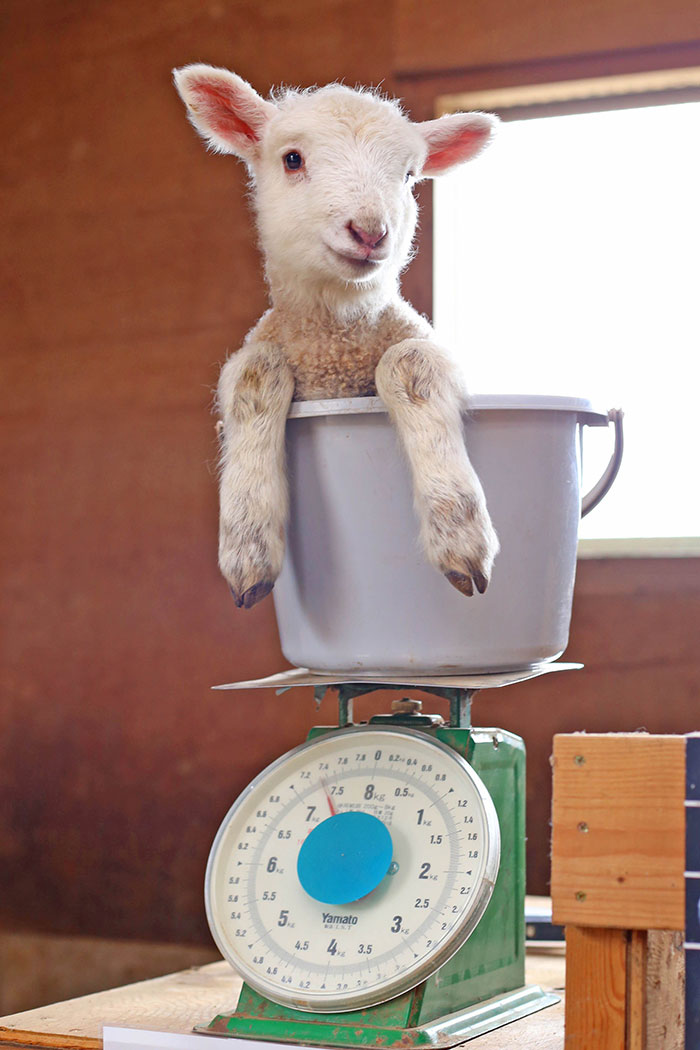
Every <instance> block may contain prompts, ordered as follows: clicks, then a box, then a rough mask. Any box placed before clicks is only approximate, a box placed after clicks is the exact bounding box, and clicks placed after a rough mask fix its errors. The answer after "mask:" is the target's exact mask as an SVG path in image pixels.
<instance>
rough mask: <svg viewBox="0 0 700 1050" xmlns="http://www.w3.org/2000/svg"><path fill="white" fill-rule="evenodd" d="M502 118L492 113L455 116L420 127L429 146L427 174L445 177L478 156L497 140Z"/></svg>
mask: <svg viewBox="0 0 700 1050" xmlns="http://www.w3.org/2000/svg"><path fill="white" fill-rule="evenodd" d="M498 123H499V121H498V117H495V116H492V115H491V114H489V113H452V114H450V115H448V116H445V117H438V119H437V120H425V121H423V123H422V124H416V127H417V128H418V130H419V131H420V133H421V135H422V136H423V138H424V139H425V141H426V144H427V146H428V156H427V158H426V161H425V164H424V165H423V175H442V173H443V172H445V171H449V169H450V168H453V167H455V166H456V165H457V164H463V163H464V162H465V161H467V160H471V159H472V157H476V156H477V155H478V154H479V153H481V151H482V150H483V149H485V148H486V147H487V146H488V144H489V142H490V141H491V139H492V138H493V135H494V132H495V131H496V127H497V126H498Z"/></svg>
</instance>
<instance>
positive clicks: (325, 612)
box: [273, 395, 622, 675]
mask: <svg viewBox="0 0 700 1050" xmlns="http://www.w3.org/2000/svg"><path fill="white" fill-rule="evenodd" d="M611 418H613V419H614V422H615V436H616V447H615V453H614V454H613V457H612V459H611V461H610V464H609V465H608V469H607V471H606V473H605V475H604V476H603V478H601V481H600V482H599V483H598V485H597V486H596V487H595V489H594V490H593V491H592V492H591V493H589V496H588V497H587V498H586V500H584V513H585V512H586V510H587V509H590V508H591V507H592V506H593V505H595V503H597V502H598V501H599V500H600V499H602V497H603V495H605V492H606V491H607V490H608V488H609V487H610V485H611V484H612V481H613V480H614V477H615V474H616V473H617V468H618V466H619V460H620V456H621V452H622V431H621V413H617V414H613V413H611V414H608V413H600V412H595V411H594V410H593V409H592V407H591V405H590V403H589V402H588V401H585V400H582V399H577V398H563V397H562V398H555V397H516V396H503V397H499V396H495V395H491V396H485V397H478V398H476V397H475V398H472V400H471V401H470V406H469V411H468V413H465V419H464V433H465V441H466V444H467V449H468V451H469V456H470V458H471V461H472V463H473V465H474V468H475V470H476V472H477V474H478V475H479V478H480V479H481V483H482V485H483V487H484V491H485V493H486V499H487V503H488V507H489V511H490V514H491V517H492V519H493V522H494V525H495V527H496V531H497V533H498V536H499V539H500V542H501V551H500V554H499V555H498V557H497V558H496V563H495V566H494V571H493V576H492V579H491V582H490V585H489V588H488V590H487V592H486V594H485V595H483V596H474V597H472V598H466V597H464V596H463V595H461V594H459V593H458V592H457V591H456V590H455V589H454V588H453V587H452V586H450V584H449V583H448V582H447V580H445V579H444V578H443V577H442V576H441V575H440V573H439V572H438V571H437V570H436V569H434V568H433V567H432V566H430V565H429V564H428V562H427V561H426V559H425V557H424V555H423V553H422V550H421V548H420V546H419V542H418V525H417V521H416V516H415V513H414V510H413V505H412V488H411V479H410V474H409V470H408V466H407V464H406V462H405V460H404V458H403V455H402V453H401V450H400V448H399V444H398V439H397V437H396V434H395V432H394V429H393V427H392V425H391V423H390V421H389V418H388V416H387V413H386V410H385V408H384V406H383V404H382V402H381V400H380V399H379V398H376V397H372V398H352V399H347V400H334V401H315V402H299V403H296V404H293V405H292V409H291V411H290V416H289V419H288V421H287V460H288V471H289V479H290V517H289V526H288V530H287V552H286V556H285V562H284V566H283V569H282V573H281V575H280V577H279V579H278V581H277V583H276V585H275V589H274V591H273V595H274V601H275V610H276V613H277V623H278V626H279V633H280V641H281V646H282V651H283V653H284V655H285V657H286V658H287V659H288V660H289V661H290V663H292V664H294V665H295V666H297V667H308V668H312V669H314V670H320V671H333V672H338V671H347V672H354V673H357V672H362V673H370V674H374V673H376V674H377V675H380V674H381V673H382V672H389V671H391V672H393V673H397V672H402V671H410V672H411V673H412V674H416V673H418V674H432V675H434V674H441V673H442V674H451V673H454V672H457V671H460V672H488V671H505V670H511V669H513V670H515V669H520V668H526V667H532V666H533V665H535V664H538V663H541V662H543V661H547V660H553V659H555V658H556V657H558V656H559V655H561V653H562V652H563V651H564V649H565V648H566V645H567V641H568V634H569V622H570V618H571V601H572V595H573V586H574V575H575V571H576V547H577V539H578V523H579V520H580V517H581V510H582V504H581V495H580V462H581V456H580V437H581V430H582V428H583V427H584V426H587V425H588V426H607V425H608V423H609V421H610V419H611Z"/></svg>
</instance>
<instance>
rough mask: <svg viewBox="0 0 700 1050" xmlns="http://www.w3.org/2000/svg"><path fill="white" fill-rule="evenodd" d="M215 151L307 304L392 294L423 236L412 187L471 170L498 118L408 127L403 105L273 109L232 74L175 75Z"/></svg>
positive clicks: (324, 95)
mask: <svg viewBox="0 0 700 1050" xmlns="http://www.w3.org/2000/svg"><path fill="white" fill-rule="evenodd" d="M175 83H176V86H177V89H178V91H179V92H180V95H181V96H182V99H183V101H184V102H185V104H186V106H187V109H188V113H189V116H190V119H191V121H192V123H193V124H194V126H195V128H196V129H197V130H198V131H199V132H200V134H201V135H202V136H203V137H204V139H205V140H206V141H207V142H208V144H209V145H210V146H211V147H212V148H213V149H216V150H219V151H220V152H223V153H232V154H234V155H236V156H238V157H240V158H241V159H242V160H244V161H245V162H246V164H247V166H248V169H249V171H250V174H251V177H252V182H253V190H254V201H255V207H256V212H257V218H258V227H259V230H260V239H261V244H262V249H263V253H264V255H265V260H266V266H267V272H268V277H269V279H270V282H271V284H272V286H273V289H274V288H286V289H287V290H296V291H298V292H301V293H306V294H309V293H312V292H313V291H314V290H319V289H320V290H323V291H325V292H328V290H329V289H335V291H336V292H337V293H338V294H340V293H341V291H344V292H345V293H346V294H349V295H351V296H352V295H355V296H358V295H359V296H361V295H362V294H363V293H367V292H371V291H373V290H379V289H382V288H384V289H386V288H392V289H393V288H395V286H396V281H397V278H398V275H399V273H400V271H401V269H402V267H403V266H404V265H405V263H406V261H407V259H408V257H409V254H410V248H411V242H412V239H413V235H414V232H415V227H416V219H417V206H416V202H415V199H414V196H413V192H412V191H413V186H414V184H415V182H416V181H417V180H418V179H421V178H425V177H429V176H433V175H437V174H440V173H442V172H443V171H447V170H448V169H449V168H452V167H453V166H454V165H456V164H460V163H462V162H463V161H466V160H469V159H470V158H471V157H473V156H475V155H476V154H477V153H479V152H480V151H481V150H482V149H483V148H484V146H485V145H486V144H487V143H488V141H489V139H490V138H491V135H492V133H493V130H494V126H495V123H496V118H495V117H491V116H488V115H486V114H483V113H460V114H454V115H451V116H446V117H441V118H440V119H438V120H430V121H425V122H423V123H412V122H411V121H410V120H408V118H407V117H406V116H405V115H404V114H403V113H402V111H401V109H400V107H399V105H398V104H397V103H396V102H394V101H391V100H389V99H386V98H382V97H380V96H378V95H377V94H375V93H373V92H369V91H357V90H352V89H350V88H347V87H345V86H343V85H340V84H331V85H328V86H327V87H323V88H318V89H312V90H310V91H301V92H298V91H287V92H284V93H280V94H279V95H278V96H276V97H273V99H272V100H271V101H268V100H265V99H263V98H261V97H260V96H259V95H258V94H256V92H255V91H254V90H253V89H252V88H251V86H250V85H249V84H247V83H246V81H244V80H242V79H241V78H240V77H238V76H236V75H235V74H234V73H230V72H228V70H225V69H215V68H213V67H211V66H204V65H193V66H186V67H184V68H183V69H180V70H176V71H175Z"/></svg>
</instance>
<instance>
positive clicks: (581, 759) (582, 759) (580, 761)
mask: <svg viewBox="0 0 700 1050" xmlns="http://www.w3.org/2000/svg"><path fill="white" fill-rule="evenodd" d="M585 764H586V756H585V755H574V765H576V766H583V765H585Z"/></svg>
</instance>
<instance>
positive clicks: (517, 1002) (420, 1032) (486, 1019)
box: [196, 985, 559, 1050]
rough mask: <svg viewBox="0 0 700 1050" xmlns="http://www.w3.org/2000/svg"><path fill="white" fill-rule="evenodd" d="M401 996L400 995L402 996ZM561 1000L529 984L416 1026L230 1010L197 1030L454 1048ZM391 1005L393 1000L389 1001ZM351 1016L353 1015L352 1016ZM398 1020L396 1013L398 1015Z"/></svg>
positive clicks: (299, 1040) (406, 1049) (306, 1041)
mask: <svg viewBox="0 0 700 1050" xmlns="http://www.w3.org/2000/svg"><path fill="white" fill-rule="evenodd" d="M400 998H402V997H400ZM558 1002H559V997H558V996H556V995H553V994H552V993H550V992H544V991H542V989H541V988H540V987H539V986H538V985H529V986H527V987H525V988H518V989H516V990H515V991H512V992H507V993H506V994H504V995H495V996H493V997H492V998H491V999H485V1000H484V1001H483V1002H481V1003H476V1004H475V1005H474V1006H470V1007H468V1008H467V1009H464V1010H458V1011H457V1012H456V1013H453V1014H448V1015H447V1016H446V1017H440V1018H437V1019H436V1020H435V1021H431V1022H429V1023H428V1024H424V1025H420V1026H418V1027H415V1028H404V1027H401V1026H400V1025H392V1024H391V1023H390V1019H389V1018H387V1022H389V1023H387V1024H379V1025H377V1024H362V1023H361V1022H359V1023H358V1020H357V1014H353V1015H345V1018H346V1019H345V1021H343V1019H342V1018H343V1015H342V1014H335V1015H333V1017H332V1019H331V1018H324V1017H323V1015H322V1014H302V1013H301V1012H299V1011H295V1013H296V1017H295V1018H294V1019H293V1020H292V1018H291V1017H290V1016H289V1012H288V1013H287V1016H286V1017H285V1018H284V1020H282V1019H279V1020H273V1019H271V1018H268V1017H251V1016H250V1015H247V1016H246V1015H242V1014H231V1015H229V1016H219V1017H215V1018H214V1020H213V1021H212V1022H211V1023H210V1024H209V1025H207V1026H203V1025H202V1026H199V1027H197V1029H196V1031H197V1032H203V1033H205V1034H207V1035H219V1036H222V1035H223V1036H232V1037H234V1038H237V1039H261V1040H266V1041H271V1042H285V1043H296V1044H301V1045H302V1046H303V1045H307V1046H330V1047H336V1046H339V1047H352V1048H355V1047H358V1046H363V1047H377V1048H381V1050H389V1048H391V1047H401V1048H402V1050H410V1048H411V1047H432V1046H434V1047H450V1046H456V1045H457V1044H458V1043H466V1042H467V1041H468V1040H470V1039H476V1037H477V1036H480V1035H485V1034H486V1032H492V1031H493V1030H494V1029H495V1028H500V1027H501V1026H502V1025H505V1024H510V1022H511V1021H518V1020H520V1018H521V1017H527V1016H528V1014H534V1013H536V1012H537V1011H538V1010H543V1009H544V1008H545V1007H547V1006H553V1005H554V1004H555V1003H558ZM386 1005H387V1006H388V1005H390V1004H386ZM351 1017H352V1020H351ZM397 1020H398V1018H397Z"/></svg>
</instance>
